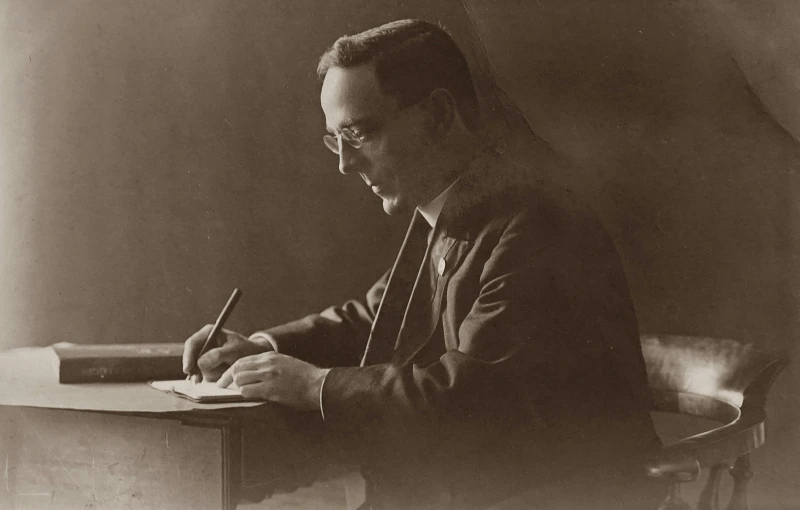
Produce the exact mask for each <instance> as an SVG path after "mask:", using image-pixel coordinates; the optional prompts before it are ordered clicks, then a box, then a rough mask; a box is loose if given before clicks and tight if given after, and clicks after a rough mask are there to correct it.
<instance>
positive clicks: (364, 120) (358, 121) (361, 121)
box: [325, 117, 369, 134]
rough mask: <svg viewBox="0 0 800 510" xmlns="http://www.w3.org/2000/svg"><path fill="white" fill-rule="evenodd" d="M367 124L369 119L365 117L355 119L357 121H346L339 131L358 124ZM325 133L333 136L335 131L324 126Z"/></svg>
mask: <svg viewBox="0 0 800 510" xmlns="http://www.w3.org/2000/svg"><path fill="white" fill-rule="evenodd" d="M368 122H369V119H368V118H366V117H362V118H357V119H346V120H345V122H344V123H343V124H342V126H341V128H340V129H351V128H352V127H353V126H356V125H358V124H367V123H368ZM325 131H327V132H328V133H330V134H334V133H335V130H334V129H333V128H332V127H330V126H327V125H326V126H325Z"/></svg>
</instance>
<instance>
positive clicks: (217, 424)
mask: <svg viewBox="0 0 800 510" xmlns="http://www.w3.org/2000/svg"><path fill="white" fill-rule="evenodd" d="M53 356H54V354H53V353H52V350H50V349H49V348H27V349H14V350H11V351H7V352H0V388H2V390H0V462H2V463H3V464H2V468H3V469H4V477H3V483H2V484H0V508H4V509H6V508H8V509H20V510H23V509H24V510H29V509H30V510H33V509H39V508H42V509H44V508H47V509H59V510H61V509H72V508H80V509H93V510H100V509H125V510H128V509H131V510H132V509H158V510H170V509H178V508H180V509H183V508H187V509H188V508H191V509H192V510H202V509H208V510H218V509H220V508H223V509H225V510H229V509H234V508H236V506H237V503H238V502H239V500H240V498H241V497H242V496H249V499H254V498H255V499H259V498H262V497H264V495H265V494H268V493H269V492H270V491H271V490H273V489H274V487H275V486H276V485H284V486H286V485H287V484H288V485H291V484H293V483H298V482H297V481H296V480H294V481H290V480H289V478H291V477H292V476H294V477H295V478H298V476H296V475H301V474H303V473H306V472H307V471H309V470H308V469H306V468H307V466H308V465H309V464H311V465H315V464H317V463H318V459H316V458H315V457H318V456H315V455H312V452H315V451H317V450H319V448H318V447H317V446H316V445H313V444H310V443H309V437H310V436H309V435H308V434H310V433H311V432H312V430H313V429H314V424H313V423H311V420H309V418H310V416H308V415H307V414H306V413H297V412H292V411H289V410H287V409H284V408H281V407H279V406H274V405H270V404H261V405H259V404H253V403H239V404H221V405H220V404H217V405H209V404H198V403H194V402H191V401H188V400H184V399H179V398H176V397H174V396H172V395H169V394H165V393H161V392H159V391H156V390H154V389H152V388H150V387H149V386H148V385H146V384H145V383H138V384H137V383H129V384H108V383H104V384H80V385H60V384H58V383H57V379H56V375H55V371H54V370H53V368H52V361H53V360H52V357H53ZM298 428H300V429H301V430H300V431H298V430H297V429H298ZM265 437H270V438H271V440H270V441H268V442H265V441H264V438H265ZM265 459H267V460H265ZM287 475H290V476H287ZM300 478H302V477H300ZM312 481H313V475H312ZM300 483H310V482H309V481H307V480H306V481H305V482H300Z"/></svg>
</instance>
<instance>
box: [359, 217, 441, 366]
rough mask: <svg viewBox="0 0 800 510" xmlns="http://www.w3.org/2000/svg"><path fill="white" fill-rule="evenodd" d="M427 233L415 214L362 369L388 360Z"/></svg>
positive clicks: (425, 224)
mask: <svg viewBox="0 0 800 510" xmlns="http://www.w3.org/2000/svg"><path fill="white" fill-rule="evenodd" d="M428 232H430V227H429V226H428V223H427V222H426V221H425V218H423V217H422V215H421V214H419V212H415V213H414V217H413V218H412V220H411V225H409V227H408V232H406V238H405V240H404V241H403V246H402V247H401V248H400V253H399V254H398V255H397V260H395V263H394V266H393V267H392V272H391V274H390V275H389V280H388V282H387V283H386V289H385V290H384V292H383V298H381V304H380V306H379V307H378V312H377V313H376V315H375V319H374V320H373V322H372V330H371V331H370V334H369V340H368V341H367V347H366V350H365V351H364V356H363V358H362V359H361V366H366V365H374V364H376V363H384V362H386V361H387V360H388V359H389V357H390V356H391V353H392V350H393V347H394V340H395V338H396V337H397V332H398V330H399V328H400V325H401V322H402V319H403V317H404V315H405V311H406V307H407V305H408V303H409V296H410V295H411V292H412V289H413V288H414V285H415V282H416V280H417V274H418V273H419V269H420V264H421V263H422V259H423V255H424V254H425V251H426V248H427V245H428Z"/></svg>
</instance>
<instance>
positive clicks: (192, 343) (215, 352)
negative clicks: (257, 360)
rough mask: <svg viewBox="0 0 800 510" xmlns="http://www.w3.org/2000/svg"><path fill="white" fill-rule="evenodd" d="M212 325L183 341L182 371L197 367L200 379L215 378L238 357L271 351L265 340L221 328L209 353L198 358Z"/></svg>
mask: <svg viewBox="0 0 800 510" xmlns="http://www.w3.org/2000/svg"><path fill="white" fill-rule="evenodd" d="M211 328H213V326H212V325H211V324H207V325H205V326H203V327H202V328H201V329H200V331H198V332H197V333H195V334H193V335H192V336H190V337H189V339H188V340H186V343H185V344H184V347H183V373H184V374H188V373H189V372H191V371H192V369H193V368H194V367H195V366H196V367H197V368H199V369H200V373H201V374H202V375H201V376H200V377H199V378H198V379H199V380H204V379H205V380H208V381H216V380H217V379H219V377H220V376H221V375H222V373H223V372H225V370H227V369H228V367H230V366H231V365H233V363H234V362H235V361H236V360H237V359H239V358H244V357H245V356H250V355H253V354H259V353H263V352H267V351H271V350H273V347H272V344H270V343H269V342H267V341H264V342H260V343H256V342H253V341H251V340H248V339H247V337H245V336H244V335H240V334H239V333H236V332H233V331H228V330H226V329H223V330H222V331H220V332H219V334H218V335H217V337H216V342H215V343H216V345H212V346H211V348H210V349H209V350H208V352H206V353H205V354H203V355H202V356H201V357H200V359H197V355H198V354H200V349H202V348H203V344H204V343H205V341H206V338H208V334H209V332H210V331H211ZM199 380H198V382H199Z"/></svg>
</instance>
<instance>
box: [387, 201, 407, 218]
mask: <svg viewBox="0 0 800 510" xmlns="http://www.w3.org/2000/svg"><path fill="white" fill-rule="evenodd" d="M383 210H384V211H385V212H386V214H388V215H389V216H396V215H398V214H403V213H405V212H407V211H408V206H407V205H406V204H405V202H403V201H401V200H397V199H396V198H384V199H383Z"/></svg>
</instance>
